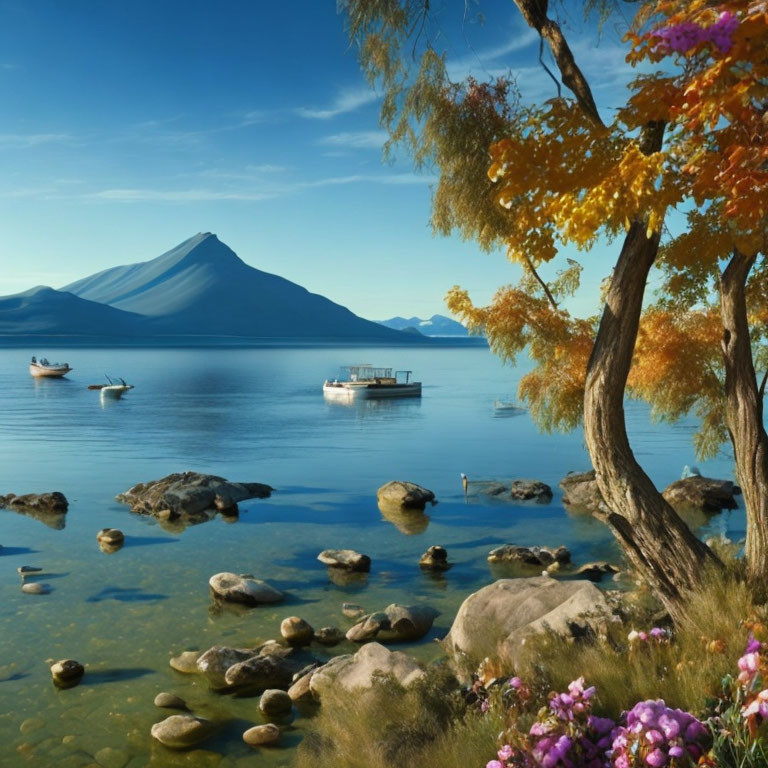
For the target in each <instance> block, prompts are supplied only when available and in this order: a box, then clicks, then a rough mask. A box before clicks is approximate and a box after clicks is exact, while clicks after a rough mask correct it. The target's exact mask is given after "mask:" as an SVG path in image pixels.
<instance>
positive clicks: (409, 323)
mask: <svg viewBox="0 0 768 768" xmlns="http://www.w3.org/2000/svg"><path fill="white" fill-rule="evenodd" d="M379 323H380V324H381V325H383V326H385V327H387V328H394V329H395V330H397V331H404V330H406V329H409V328H414V329H416V330H417V331H419V333H421V334H423V335H424V336H468V335H469V334H468V332H467V329H466V328H465V327H464V326H463V325H462V324H461V323H457V322H456V321H455V320H451V318H450V317H445V315H432V317H430V318H429V320H422V319H421V318H420V317H409V318H405V317H391V318H390V319H389V320H380V321H379Z"/></svg>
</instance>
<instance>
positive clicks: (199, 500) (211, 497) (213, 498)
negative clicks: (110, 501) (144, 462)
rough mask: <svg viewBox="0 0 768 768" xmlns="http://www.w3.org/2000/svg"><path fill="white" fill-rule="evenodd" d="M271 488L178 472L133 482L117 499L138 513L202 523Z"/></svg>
mask: <svg viewBox="0 0 768 768" xmlns="http://www.w3.org/2000/svg"><path fill="white" fill-rule="evenodd" d="M272 490H273V489H272V488H270V486H268V485H264V484H263V483H235V482H230V481H229V480H226V479H225V478H223V477H218V476H217V475H203V474H200V473H199V472H181V473H178V472H177V473H175V474H173V475H168V476H167V477H163V478H161V479H160V480H151V481H149V482H148V483H139V484H138V485H134V486H133V488H130V489H129V490H127V491H125V492H124V493H119V494H118V495H117V496H116V498H117V500H118V501H119V502H121V503H123V504H129V505H130V507H131V511H132V512H136V513H138V514H141V515H154V516H156V517H158V518H160V519H162V520H175V519H179V518H182V519H184V520H185V521H187V522H201V521H204V520H207V519H210V518H211V517H213V515H215V513H216V512H217V511H222V512H225V513H226V512H229V511H231V510H232V509H236V508H237V502H238V501H244V500H245V499H265V498H267V497H268V496H269V495H270V494H271V493H272Z"/></svg>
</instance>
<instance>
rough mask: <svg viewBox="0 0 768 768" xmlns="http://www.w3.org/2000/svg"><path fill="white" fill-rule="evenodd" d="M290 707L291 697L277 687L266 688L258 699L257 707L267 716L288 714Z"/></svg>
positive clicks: (291, 704) (291, 705) (291, 703)
mask: <svg viewBox="0 0 768 768" xmlns="http://www.w3.org/2000/svg"><path fill="white" fill-rule="evenodd" d="M292 707H293V701H292V700H291V697H290V696H289V695H288V694H287V693H286V692H285V691H281V690H280V689H279V688H268V689H267V690H266V691H264V693H262V694H261V698H260V699H259V709H260V710H261V711H262V712H263V713H264V714H265V715H268V716H269V717H279V716H280V715H285V714H288V712H290V711H291V708H292Z"/></svg>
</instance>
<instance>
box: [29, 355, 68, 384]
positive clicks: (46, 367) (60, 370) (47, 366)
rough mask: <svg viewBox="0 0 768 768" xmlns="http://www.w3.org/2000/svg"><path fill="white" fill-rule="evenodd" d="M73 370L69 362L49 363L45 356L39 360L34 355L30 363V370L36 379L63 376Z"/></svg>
mask: <svg viewBox="0 0 768 768" xmlns="http://www.w3.org/2000/svg"><path fill="white" fill-rule="evenodd" d="M71 370H72V369H71V368H70V367H69V363H49V362H48V360H47V359H46V358H44V357H41V358H40V359H39V360H38V359H37V358H36V357H33V358H32V362H31V363H30V364H29V372H30V374H31V375H32V376H34V377H35V378H36V379H42V378H46V379H56V378H61V377H62V376H66V375H67V374H68V373H69V372H70V371H71Z"/></svg>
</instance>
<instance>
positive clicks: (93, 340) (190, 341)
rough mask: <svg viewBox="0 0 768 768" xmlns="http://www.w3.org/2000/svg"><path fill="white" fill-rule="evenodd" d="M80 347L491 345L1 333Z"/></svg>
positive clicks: (472, 339) (4, 345) (436, 340)
mask: <svg viewBox="0 0 768 768" xmlns="http://www.w3.org/2000/svg"><path fill="white" fill-rule="evenodd" d="M43 346H45V347H51V348H56V347H80V348H94V349H103V348H105V347H107V348H113V347H120V348H130V349H148V348H162V349H189V348H192V349H195V348H197V349H249V348H250V349H256V348H264V347H272V348H294V349H300V348H312V347H371V346H376V347H403V348H406V349H408V348H412V347H428V348H435V347H487V346H488V341H487V340H486V339H485V337H483V336H423V337H421V338H419V337H414V338H413V339H398V340H397V341H393V340H390V339H377V338H373V339H350V338H332V337H329V338H317V339H315V338H292V337H254V338H251V337H245V336H168V337H158V336H151V337H137V338H130V339H124V338H114V337H109V336H50V335H34V334H28V335H27V334H24V335H21V334H20V335H18V336H17V335H13V336H3V335H0V349H18V348H23V347H35V348H39V347H43Z"/></svg>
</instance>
